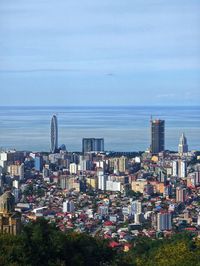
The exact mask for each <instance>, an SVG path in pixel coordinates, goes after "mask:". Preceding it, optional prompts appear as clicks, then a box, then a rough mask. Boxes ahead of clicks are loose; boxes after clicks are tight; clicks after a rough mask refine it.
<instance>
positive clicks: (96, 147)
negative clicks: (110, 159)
mask: <svg viewBox="0 0 200 266" xmlns="http://www.w3.org/2000/svg"><path fill="white" fill-rule="evenodd" d="M82 151H83V153H87V152H102V151H104V139H103V138H83V140H82Z"/></svg>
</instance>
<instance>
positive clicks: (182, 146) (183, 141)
mask: <svg viewBox="0 0 200 266" xmlns="http://www.w3.org/2000/svg"><path fill="white" fill-rule="evenodd" d="M178 152H179V154H183V153H187V152H188V144H187V138H186V137H185V134H184V133H182V135H181V137H180V141H179V145H178Z"/></svg>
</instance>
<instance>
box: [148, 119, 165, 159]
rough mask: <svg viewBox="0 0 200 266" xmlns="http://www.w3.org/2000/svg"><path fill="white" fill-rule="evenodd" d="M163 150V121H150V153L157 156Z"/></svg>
mask: <svg viewBox="0 0 200 266" xmlns="http://www.w3.org/2000/svg"><path fill="white" fill-rule="evenodd" d="M164 150H165V121H164V120H159V119H156V120H151V152H152V153H153V154H158V153H159V152H162V151H164Z"/></svg>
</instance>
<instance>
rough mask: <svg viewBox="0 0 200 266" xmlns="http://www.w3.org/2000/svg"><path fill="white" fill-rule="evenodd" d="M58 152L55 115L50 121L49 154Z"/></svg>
mask: <svg viewBox="0 0 200 266" xmlns="http://www.w3.org/2000/svg"><path fill="white" fill-rule="evenodd" d="M57 150H58V120H57V117H56V115H53V116H52V119H51V152H52V153H56V152H57Z"/></svg>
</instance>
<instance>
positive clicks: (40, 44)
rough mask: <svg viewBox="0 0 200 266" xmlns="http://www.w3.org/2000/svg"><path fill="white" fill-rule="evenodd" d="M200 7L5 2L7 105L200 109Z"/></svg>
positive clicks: (0, 32)
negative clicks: (195, 107) (168, 106)
mask: <svg viewBox="0 0 200 266" xmlns="http://www.w3.org/2000/svg"><path fill="white" fill-rule="evenodd" d="M199 14H200V1H199V0H167V1H166V0H124V1H122V0H101V1H95V0H67V1H66V0H28V1H27V0H18V1H16V0H9V1H8V0H1V1H0V36H1V38H0V93H1V104H2V105H199V99H200V15H199Z"/></svg>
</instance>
